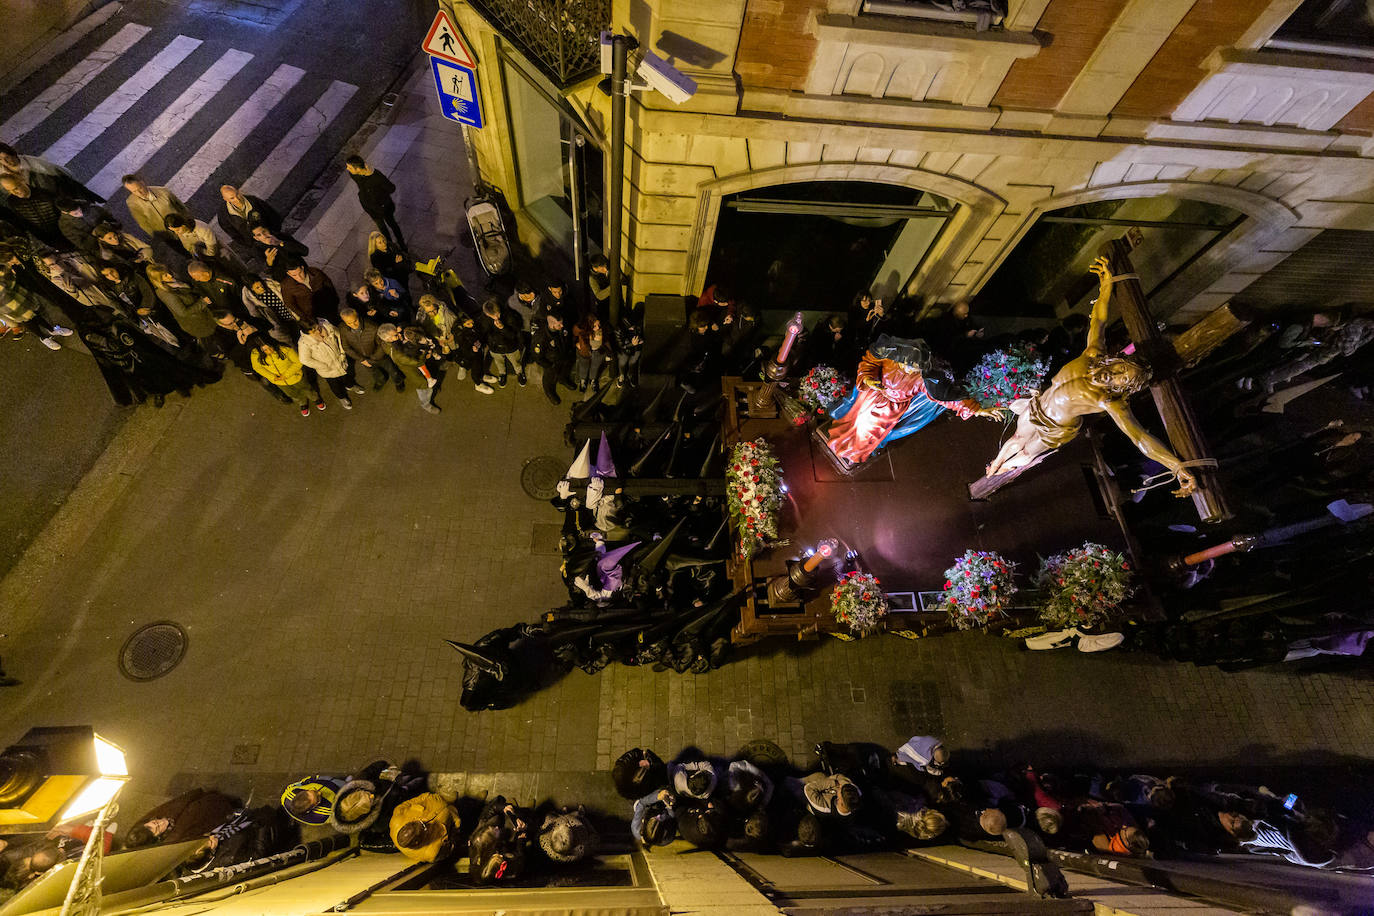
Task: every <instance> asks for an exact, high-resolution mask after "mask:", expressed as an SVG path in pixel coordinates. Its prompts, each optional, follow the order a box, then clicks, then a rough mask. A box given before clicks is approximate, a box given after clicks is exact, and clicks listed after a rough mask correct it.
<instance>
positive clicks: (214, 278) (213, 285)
mask: <svg viewBox="0 0 1374 916" xmlns="http://www.w3.org/2000/svg"><path fill="white" fill-rule="evenodd" d="M186 276H187V277H189V278H190V285H191V289H193V290H195V291H196V292H197V293H199V294H200V295H201V296H203V297H204V298H205V304H206V305H208V306H209V307H210V311H212V312H214V313H215V314H216V315H223V314H225V313H228V312H232V313H234V314H239V313H241V312H243V287H242V286H240V285H239V283H238V281H237V280H235V279H234V278H232V277H230V276H227V275H226V274H224V273H223V272H222V271H220V270H216V269H215V267H214V266H212V265H210V264H207V263H206V262H204V261H192V262H191V263H190V264H188V265H186Z"/></svg>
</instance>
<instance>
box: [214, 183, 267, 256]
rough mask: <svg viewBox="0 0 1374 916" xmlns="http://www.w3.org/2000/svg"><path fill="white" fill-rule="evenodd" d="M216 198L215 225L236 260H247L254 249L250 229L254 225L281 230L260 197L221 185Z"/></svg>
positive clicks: (252, 228)
mask: <svg viewBox="0 0 1374 916" xmlns="http://www.w3.org/2000/svg"><path fill="white" fill-rule="evenodd" d="M219 196H220V197H221V198H222V203H221V204H220V208H219V226H220V228H221V229H223V230H224V231H225V233H226V234H227V235H228V236H229V241H230V243H231V244H232V245H233V246H234V250H235V251H237V252H238V253H239V256H240V257H243V258H248V257H250V256H251V255H252V254H253V253H254V251H255V250H256V247H257V246H256V245H255V244H254V242H253V230H254V229H256V228H257V227H258V226H263V227H265V228H266V229H267V230H268V231H270V232H276V231H277V230H278V229H280V228H281V217H280V216H278V215H277V212H276V211H275V210H273V209H272V208H271V207H270V206H268V205H267V203H266V202H265V201H264V200H262V199H261V198H258V197H254V196H253V195H252V194H244V193H242V192H241V191H239V189H238V188H236V187H234V186H233V185H231V184H226V185H221V186H220V189H219Z"/></svg>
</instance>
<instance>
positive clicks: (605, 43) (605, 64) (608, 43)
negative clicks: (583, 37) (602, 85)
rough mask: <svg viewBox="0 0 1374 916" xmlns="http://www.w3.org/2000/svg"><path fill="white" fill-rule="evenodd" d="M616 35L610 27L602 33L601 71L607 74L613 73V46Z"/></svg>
mask: <svg viewBox="0 0 1374 916" xmlns="http://www.w3.org/2000/svg"><path fill="white" fill-rule="evenodd" d="M614 37H615V35H614V33H612V32H611V31H610V30H609V29H607V30H606V31H603V32H602V33H601V72H602V73H603V74H605V75H607V76H610V74H611V69H612V66H611V47H612V44H613V42H612V40H611V39H613V38H614Z"/></svg>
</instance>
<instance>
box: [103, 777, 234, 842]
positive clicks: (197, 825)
mask: <svg viewBox="0 0 1374 916" xmlns="http://www.w3.org/2000/svg"><path fill="white" fill-rule="evenodd" d="M238 810H239V805H238V803H237V802H236V801H234V800H233V799H232V798H230V797H229V796H227V795H221V794H220V793H219V792H208V791H206V790H205V789H191V790H190V791H188V792H183V793H182V794H181V795H178V796H177V797H176V798H173V799H171V800H170V801H166V802H163V803H162V804H160V805H158V806H157V807H156V808H154V809H153V810H151V811H149V812H148V813H147V814H145V815H143V817H141V818H139V819H138V820H137V821H136V822H135V823H134V826H132V827H130V828H129V832H128V833H127V834H125V837H124V845H125V846H126V847H128V848H130V849H137V848H138V847H140V846H152V845H153V844H155V843H165V844H167V845H169V846H170V845H172V844H174V843H184V842H186V841H187V840H198V839H200V838H201V837H204V836H209V835H210V832H211V831H212V830H214V829H215V828H216V827H218V826H220V825H221V824H223V823H224V822H225V821H227V820H229V819H230V818H231V817H232V816H233V815H234V813H235V812H237V811H238Z"/></svg>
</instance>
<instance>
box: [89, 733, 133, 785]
mask: <svg viewBox="0 0 1374 916" xmlns="http://www.w3.org/2000/svg"><path fill="white" fill-rule="evenodd" d="M95 762H96V766H98V767H100V775H102V776H128V775H129V765H128V763H126V762H125V760H124V752H123V751H121V750H120V749H119V748H117V747H115V746H114V745H113V744H111V743H110V742H108V741H106V740H105V739H104V738H102V737H100V736H99V735H96V736H95Z"/></svg>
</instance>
